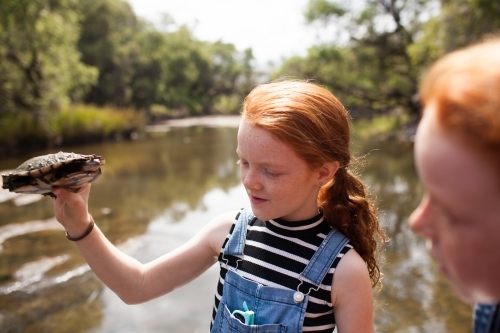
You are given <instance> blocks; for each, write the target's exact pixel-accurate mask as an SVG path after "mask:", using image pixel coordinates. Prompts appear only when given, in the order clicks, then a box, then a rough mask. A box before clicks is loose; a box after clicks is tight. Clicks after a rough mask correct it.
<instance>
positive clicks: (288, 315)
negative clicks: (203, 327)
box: [211, 209, 348, 333]
mask: <svg viewBox="0 0 500 333" xmlns="http://www.w3.org/2000/svg"><path fill="white" fill-rule="evenodd" d="M254 218H255V216H254V215H253V213H252V211H251V209H243V210H242V211H241V213H240V215H239V217H238V221H237V222H236V224H235V227H234V230H233V233H232V234H231V236H230V238H229V240H228V242H227V244H226V246H225V248H224V250H223V256H224V255H233V256H238V257H239V258H243V248H244V247H245V239H246V233H247V226H248V222H249V221H251V220H252V219H254ZM347 241H348V239H347V238H346V237H345V236H344V235H342V234H341V233H340V232H338V231H337V230H335V229H332V230H331V231H330V233H329V234H328V235H327V236H326V238H325V239H324V240H323V242H322V243H321V245H320V247H319V248H318V250H317V251H316V253H315V254H314V255H313V257H312V258H311V260H310V262H309V264H308V265H307V266H306V268H305V269H304V271H303V272H302V273H301V274H300V276H299V279H298V280H297V290H290V289H282V288H275V287H268V286H264V285H262V284H259V283H256V282H253V281H250V280H248V279H245V278H243V277H241V276H240V275H239V274H238V269H237V267H236V268H233V267H229V269H228V271H227V273H226V277H225V279H224V289H223V294H222V299H221V301H220V303H219V306H218V308H217V314H216V316H215V319H214V324H213V326H212V330H211V333H257V332H258V333H278V332H281V333H285V332H287V333H296V332H297V333H298V332H302V323H303V322H304V317H305V312H306V307H307V302H308V297H309V296H308V295H307V294H308V293H309V291H306V293H305V294H304V293H302V292H301V291H299V288H300V285H302V284H303V282H304V281H305V282H308V283H310V284H312V285H314V286H315V287H316V288H319V286H320V283H321V281H322V280H323V278H324V277H325V275H326V273H327V272H328V270H329V269H330V267H331V265H332V263H333V260H334V259H335V257H336V256H337V254H338V253H339V251H340V250H341V249H342V248H343V247H344V245H345V244H346V243H347ZM241 260H243V259H241ZM243 302H245V303H246V304H245V305H246V306H248V308H249V309H250V310H252V311H253V312H254V314H255V315H254V325H246V324H243V323H242V322H241V321H240V320H238V319H237V318H235V317H234V316H233V315H232V313H233V311H235V310H242V305H243Z"/></svg>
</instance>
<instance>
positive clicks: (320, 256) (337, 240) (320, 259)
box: [299, 229, 348, 287]
mask: <svg viewBox="0 0 500 333" xmlns="http://www.w3.org/2000/svg"><path fill="white" fill-rule="evenodd" d="M347 241H348V239H347V237H346V236H344V235H343V234H342V233H340V231H338V230H337V229H332V230H331V231H330V232H329V233H328V235H327V236H326V237H325V239H324V240H323V242H322V243H321V245H320V246H319V248H318V250H316V252H315V253H314V255H313V256H312V258H311V260H310V261H309V264H307V266H306V268H304V271H302V273H301V274H300V276H299V279H300V280H302V281H308V282H310V283H312V284H314V285H315V286H316V287H319V286H320V284H321V281H323V278H324V277H325V275H326V273H327V272H328V270H329V269H330V267H331V265H332V263H333V261H334V260H335V258H336V257H337V255H338V254H339V252H340V250H342V248H343V247H344V245H345V244H346V243H347Z"/></svg>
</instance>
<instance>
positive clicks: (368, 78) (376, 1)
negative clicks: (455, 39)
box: [275, 0, 434, 114]
mask: <svg viewBox="0 0 500 333" xmlns="http://www.w3.org/2000/svg"><path fill="white" fill-rule="evenodd" d="M433 3H434V2H433V1H431V0H429V1H426V0H406V1H398V0H366V1H364V2H363V3H362V5H361V6H358V7H355V6H354V5H351V6H350V7H349V6H348V4H347V3H346V2H341V1H328V0H310V1H309V4H308V8H307V11H306V13H305V16H306V18H307V19H308V21H309V22H311V23H314V22H318V21H321V22H323V23H325V24H336V26H337V27H338V29H339V31H341V32H346V33H347V35H348V38H347V39H346V38H345V34H342V33H340V34H339V35H340V37H337V36H332V40H331V44H325V45H320V46H315V47H313V48H311V50H309V53H308V56H307V57H306V58H305V59H303V61H304V62H305V64H301V65H300V66H302V67H303V66H306V67H308V68H309V72H306V74H307V76H308V77H311V76H312V77H315V78H316V79H318V81H320V83H322V84H325V85H327V86H330V87H331V88H332V89H333V90H334V91H335V92H336V93H337V94H338V95H341V96H344V100H345V102H346V104H348V106H349V107H350V108H351V109H353V111H359V112H372V111H371V110H373V111H380V112H387V111H390V110H394V109H396V108H403V109H405V110H406V111H409V112H410V113H413V114H416V113H418V112H419V105H418V103H417V102H416V100H417V99H416V93H417V76H418V70H417V68H415V66H414V63H413V62H412V60H411V57H410V55H409V53H408V47H409V45H412V43H413V42H414V40H415V39H416V37H417V36H418V34H419V33H420V32H421V30H422V26H423V24H424V22H425V17H424V16H423V14H422V13H424V14H425V13H427V12H428V9H429V7H430V6H431V5H432V4H433ZM342 37H344V40H343V39H342ZM300 62H301V61H300V60H299V59H297V58H295V59H291V60H289V61H288V62H285V64H284V66H283V67H282V68H281V69H280V70H279V71H278V72H277V73H276V74H275V75H277V76H278V75H293V76H299V77H303V76H304V75H303V74H300V69H299V71H298V72H297V71H296V70H294V68H295V69H296V68H297V66H298V65H299V63H300Z"/></svg>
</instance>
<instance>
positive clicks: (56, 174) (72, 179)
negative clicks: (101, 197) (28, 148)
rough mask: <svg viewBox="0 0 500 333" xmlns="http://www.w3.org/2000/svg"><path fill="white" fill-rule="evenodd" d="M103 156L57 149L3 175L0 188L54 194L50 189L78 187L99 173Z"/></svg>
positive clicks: (103, 161) (92, 179) (96, 176)
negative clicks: (55, 151) (57, 151)
mask: <svg viewBox="0 0 500 333" xmlns="http://www.w3.org/2000/svg"><path fill="white" fill-rule="evenodd" d="M104 164H105V160H104V158H102V157H101V156H99V155H81V154H75V153H65V152H59V153H57V154H48V155H42V156H37V157H33V158H31V159H29V160H27V161H26V162H24V163H23V164H21V165H20V166H18V167H17V169H15V170H14V171H12V172H11V173H9V174H2V181H3V184H2V188H4V189H8V190H9V191H10V192H16V193H34V194H43V195H49V196H52V197H54V195H53V194H52V188H53V187H55V186H57V187H65V188H69V189H75V188H79V187H81V186H83V185H85V184H88V183H91V182H93V181H94V180H96V179H97V178H98V177H99V176H100V175H101V173H102V172H101V166H103V165H104Z"/></svg>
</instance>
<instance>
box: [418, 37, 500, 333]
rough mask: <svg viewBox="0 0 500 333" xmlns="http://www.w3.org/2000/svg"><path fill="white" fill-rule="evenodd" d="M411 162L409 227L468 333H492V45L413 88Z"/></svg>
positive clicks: (495, 226) (497, 161) (499, 61)
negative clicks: (469, 319) (414, 195)
mask: <svg viewBox="0 0 500 333" xmlns="http://www.w3.org/2000/svg"><path fill="white" fill-rule="evenodd" d="M421 98H422V102H423V106H424V111H423V117H422V120H421V122H420V125H419V128H418V131H417V135H416V139H415V160H416V165H417V170H418V172H419V175H420V179H421V181H422V183H423V185H424V187H425V189H426V195H425V196H424V198H423V199H422V202H421V203H420V205H419V207H418V208H417V209H416V210H415V211H414V212H413V214H412V216H411V217H410V227H411V228H412V229H413V230H414V231H415V232H417V233H420V234H422V235H423V236H425V237H426V238H427V245H428V249H429V251H430V253H431V254H432V255H433V256H434V257H435V258H436V260H437V261H438V263H439V267H440V268H441V270H442V272H443V274H444V275H445V276H446V277H447V278H448V279H449V281H450V283H451V286H452V287H453V289H454V290H455V292H456V293H457V294H458V296H459V297H460V298H461V299H462V300H464V301H466V302H470V303H486V304H490V305H488V306H479V307H477V310H478V311H477V312H476V321H475V323H476V325H475V332H476V333H479V332H500V313H499V306H498V303H499V302H500V283H499V282H500V39H499V38H497V39H494V40H491V41H489V42H485V43H483V44H479V45H476V46H473V47H469V48H466V49H463V50H460V51H456V52H453V53H451V54H449V55H447V56H445V57H444V58H442V59H441V60H440V61H438V62H437V63H436V64H435V65H434V66H433V67H432V68H431V70H430V71H429V73H428V74H427V76H426V77H425V79H424V81H423V84H422V87H421Z"/></svg>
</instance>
